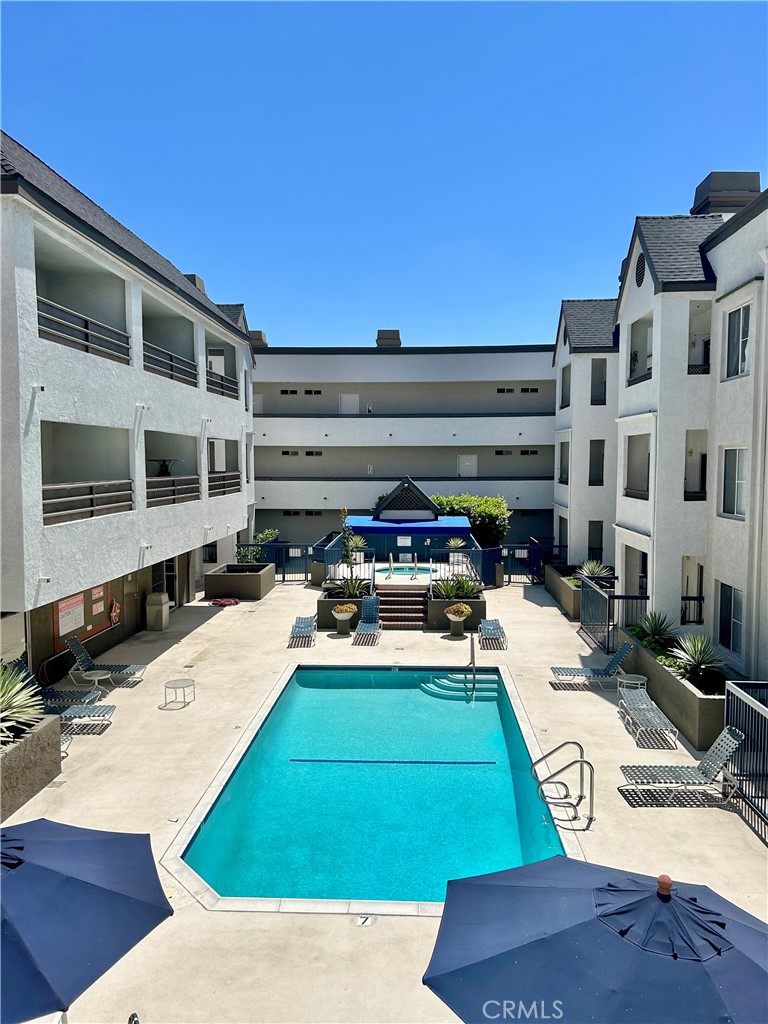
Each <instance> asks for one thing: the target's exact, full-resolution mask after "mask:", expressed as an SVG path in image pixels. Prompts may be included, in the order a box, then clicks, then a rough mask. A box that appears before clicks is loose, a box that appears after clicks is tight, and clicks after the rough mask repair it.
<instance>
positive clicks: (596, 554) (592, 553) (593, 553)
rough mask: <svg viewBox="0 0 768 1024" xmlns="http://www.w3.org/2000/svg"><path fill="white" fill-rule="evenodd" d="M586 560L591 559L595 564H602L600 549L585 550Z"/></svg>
mask: <svg viewBox="0 0 768 1024" xmlns="http://www.w3.org/2000/svg"><path fill="white" fill-rule="evenodd" d="M587 558H590V559H592V560H593V561H595V562H602V560H603V549H602V548H587Z"/></svg>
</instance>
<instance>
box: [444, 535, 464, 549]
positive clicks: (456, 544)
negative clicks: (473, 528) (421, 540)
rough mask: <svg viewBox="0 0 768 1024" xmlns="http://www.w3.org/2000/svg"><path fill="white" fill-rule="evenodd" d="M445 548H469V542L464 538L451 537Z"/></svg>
mask: <svg viewBox="0 0 768 1024" xmlns="http://www.w3.org/2000/svg"><path fill="white" fill-rule="evenodd" d="M445 546H446V547H447V548H465V547H466V546H467V542H466V541H465V540H464V538H463V537H449V538H448V540H447V541H446V542H445Z"/></svg>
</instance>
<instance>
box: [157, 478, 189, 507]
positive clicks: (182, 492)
mask: <svg viewBox="0 0 768 1024" xmlns="http://www.w3.org/2000/svg"><path fill="white" fill-rule="evenodd" d="M199 499H200V477H199V476H150V477H147V508H155V507H156V506H158V505H181V504H182V503H183V502H185V501H198V500H199Z"/></svg>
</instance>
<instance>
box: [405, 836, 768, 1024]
mask: <svg viewBox="0 0 768 1024" xmlns="http://www.w3.org/2000/svg"><path fill="white" fill-rule="evenodd" d="M423 981H424V984H425V985H428V986H429V988H431V989H432V991H433V992H434V993H435V994H436V995H438V996H439V997H440V998H441V999H442V1000H443V1002H444V1003H446V1004H447V1005H448V1006H449V1007H450V1008H451V1009H452V1010H453V1011H454V1013H456V1014H457V1015H458V1016H459V1017H460V1018H461V1019H462V1020H463V1021H465V1022H467V1024H476V1022H478V1024H488V1022H489V1021H491V1022H494V1021H497V1022H499V1024H506V1022H509V1021H517V1020H537V1021H540V1020H551V1021H560V1022H561V1024H585V1022H591V1024H619V1022H621V1024H662V1022H663V1024H715V1022H717V1024H730V1022H734V1024H756V1022H758V1021H761V1022H765V1021H768V927H767V926H766V925H765V924H763V922H762V921H759V920H758V919H757V918H756V917H753V916H752V915H751V914H747V913H746V912H745V911H743V910H740V909H739V908H738V907H736V906H734V905H733V904H732V903H729V902H728V900H726V899H723V897H722V896H718V895H717V893H715V892H713V891H712V890H711V889H709V888H707V886H704V885H689V884H687V883H683V882H681V883H679V884H678V883H676V884H675V885H674V887H673V883H672V882H671V880H670V879H669V878H668V877H667V876H666V875H661V876H660V877H659V878H658V879H655V878H650V877H649V876H648V875H636V874H631V873H629V872H627V871H619V870H616V869H614V868H606V867H601V866H600V865H597V864H587V863H584V862H583V861H576V860H570V859H569V858H567V857H563V856H557V857H551V858H549V859H547V860H543V861H539V862H538V863H536V864H526V865H524V866H523V867H519V868H512V869H510V870H508V871H496V872H494V873H492V874H489V875H478V876H477V877H476V878H460V879H456V880H455V881H451V882H448V892H447V896H446V902H445V910H444V913H443V918H442V922H441V925H440V931H439V933H438V936H437V942H436V944H435V949H434V952H433V954H432V959H431V961H430V964H429V967H428V968H427V972H426V974H425V975H424V979H423Z"/></svg>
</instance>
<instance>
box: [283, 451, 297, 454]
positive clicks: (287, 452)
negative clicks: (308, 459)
mask: <svg viewBox="0 0 768 1024" xmlns="http://www.w3.org/2000/svg"><path fill="white" fill-rule="evenodd" d="M298 454H299V453H298V452H289V451H285V452H283V455H298Z"/></svg>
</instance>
